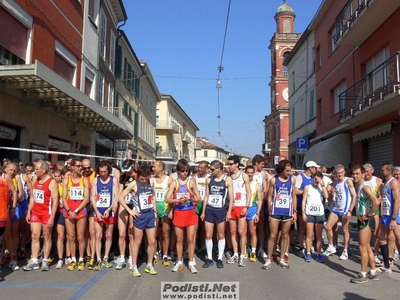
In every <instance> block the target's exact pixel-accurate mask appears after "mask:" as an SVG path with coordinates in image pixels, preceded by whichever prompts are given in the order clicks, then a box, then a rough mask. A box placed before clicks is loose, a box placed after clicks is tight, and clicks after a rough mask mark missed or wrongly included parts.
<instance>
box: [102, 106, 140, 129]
mask: <svg viewBox="0 0 400 300" xmlns="http://www.w3.org/2000/svg"><path fill="white" fill-rule="evenodd" d="M108 110H109V111H111V112H112V113H113V114H114V115H115V116H117V117H118V118H119V119H120V120H122V121H123V122H124V123H125V124H126V126H127V127H128V129H129V130H130V131H131V133H134V126H133V120H132V117H130V116H129V115H128V113H127V112H126V111H125V109H124V108H123V107H113V108H108Z"/></svg>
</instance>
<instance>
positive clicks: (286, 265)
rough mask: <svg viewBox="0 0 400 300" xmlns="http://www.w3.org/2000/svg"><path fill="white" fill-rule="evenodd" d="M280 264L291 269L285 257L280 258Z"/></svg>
mask: <svg viewBox="0 0 400 300" xmlns="http://www.w3.org/2000/svg"><path fill="white" fill-rule="evenodd" d="M279 265H280V266H281V267H282V268H285V269H289V264H288V263H287V262H286V261H285V260H284V259H283V258H281V259H280V260H279Z"/></svg>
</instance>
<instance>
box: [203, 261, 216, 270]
mask: <svg viewBox="0 0 400 300" xmlns="http://www.w3.org/2000/svg"><path fill="white" fill-rule="evenodd" d="M213 265H214V262H213V261H212V260H211V259H206V262H205V263H204V265H203V268H209V267H212V266H213Z"/></svg>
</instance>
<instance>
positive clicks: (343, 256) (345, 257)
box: [339, 251, 349, 260]
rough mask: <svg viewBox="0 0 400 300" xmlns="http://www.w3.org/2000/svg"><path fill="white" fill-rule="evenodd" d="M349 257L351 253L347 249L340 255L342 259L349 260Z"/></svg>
mask: <svg viewBox="0 0 400 300" xmlns="http://www.w3.org/2000/svg"><path fill="white" fill-rule="evenodd" d="M348 258H349V255H348V254H347V251H343V253H342V255H340V257H339V259H340V260H347V259H348Z"/></svg>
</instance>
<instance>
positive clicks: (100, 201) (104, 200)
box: [96, 194, 111, 208]
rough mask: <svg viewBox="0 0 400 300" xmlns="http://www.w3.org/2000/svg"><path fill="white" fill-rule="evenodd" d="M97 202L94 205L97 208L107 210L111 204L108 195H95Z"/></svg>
mask: <svg viewBox="0 0 400 300" xmlns="http://www.w3.org/2000/svg"><path fill="white" fill-rule="evenodd" d="M97 196H98V197H97V199H96V200H97V201H96V205H97V207H102V208H105V207H106V208H109V207H110V204H111V202H110V201H111V196H110V194H98V195H97Z"/></svg>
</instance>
